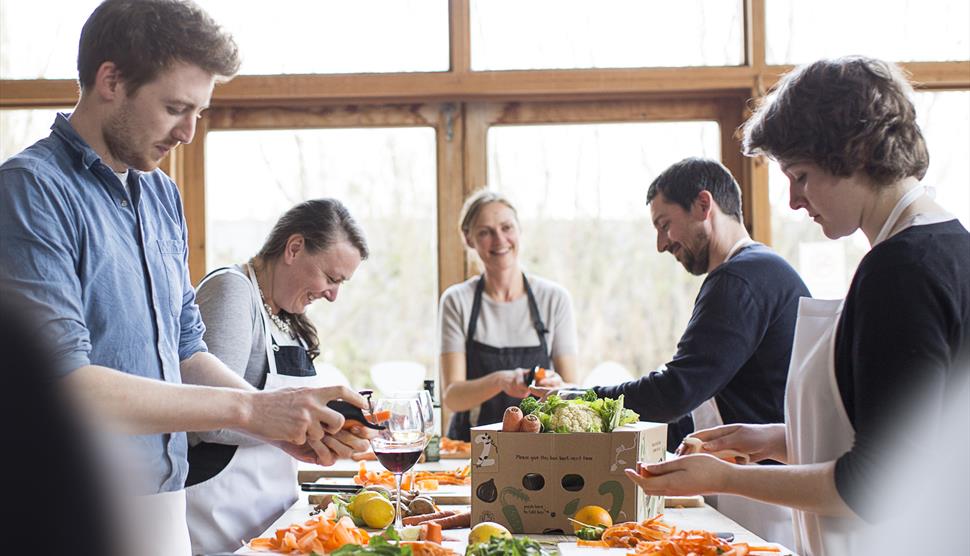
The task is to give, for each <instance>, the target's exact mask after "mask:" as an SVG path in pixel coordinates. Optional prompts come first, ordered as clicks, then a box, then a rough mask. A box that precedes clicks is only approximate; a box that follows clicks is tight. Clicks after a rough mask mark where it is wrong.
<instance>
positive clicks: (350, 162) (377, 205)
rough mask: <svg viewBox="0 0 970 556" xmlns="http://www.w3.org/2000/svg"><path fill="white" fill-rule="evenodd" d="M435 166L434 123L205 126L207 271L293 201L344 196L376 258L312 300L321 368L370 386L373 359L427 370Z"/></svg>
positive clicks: (253, 248) (246, 250)
mask: <svg viewBox="0 0 970 556" xmlns="http://www.w3.org/2000/svg"><path fill="white" fill-rule="evenodd" d="M240 160H244V161H246V163H245V164H239V163H238V162H239V161H240ZM434 168H435V137H434V130H432V129H430V128H371V129H323V130H298V131H293V130H277V131H214V132H210V133H209V134H208V139H207V143H206V181H207V184H208V186H207V190H206V206H207V211H206V228H207V234H206V237H207V243H208V247H207V250H206V255H207V257H206V258H207V267H208V268H209V269H210V270H211V269H214V268H217V267H220V266H225V265H228V264H232V263H239V262H245V261H246V260H248V259H249V258H250V257H252V256H253V255H255V254H256V252H257V251H258V250H259V248H260V247H261V246H262V243H263V240H264V239H265V237H266V235H267V234H268V232H269V230H270V229H271V228H272V226H273V224H275V222H276V220H277V218H278V217H279V216H280V215H281V214H282V213H283V212H284V211H286V210H287V209H289V208H290V207H291V206H293V205H295V204H296V203H298V202H300V201H303V200H305V199H310V198H315V197H335V198H337V199H340V200H341V201H342V202H343V203H344V204H345V205H347V207H348V209H349V210H350V212H351V214H352V215H353V216H354V217H355V219H357V220H358V221H359V222H360V224H361V225H362V226H363V228H364V231H365V233H366V235H367V240H368V244H369V247H370V250H371V256H370V258H369V259H368V260H367V261H365V262H364V263H363V264H362V265H361V266H360V268H359V269H358V270H357V272H356V273H355V274H354V276H353V279H352V280H350V282H348V283H346V284H345V285H343V286H341V288H340V292H339V295H338V298H337V300H336V301H335V302H334V303H327V302H326V301H325V300H320V301H317V302H316V303H314V304H313V305H311V306H310V309H309V315H310V317H311V319H312V320H313V321H314V323H315V324H316V326H317V329H318V331H319V333H320V345H321V355H320V357H319V358H318V359H317V363H318V364H321V363H326V364H330V365H333V366H336V367H337V368H338V369H340V370H341V371H343V373H344V374H345V375H346V376H347V377H348V378H349V379H350V381H351V383H352V384H354V385H355V386H357V387H364V386H372V385H373V384H372V382H371V378H370V373H369V372H368V370H369V369H370V368H371V367H372V366H373V365H374V364H376V363H379V362H384V361H402V360H403V361H411V362H416V363H419V364H420V365H421V366H423V367H424V368H425V369H428V370H429V371H430V369H433V368H434V364H435V361H436V354H435V352H434V337H435V336H434V330H435V326H436V320H435V313H436V310H437V283H436V279H435V277H436V272H435V269H436V264H435V255H436V241H435V240H436V235H435V234H436V225H435V218H436V211H435V198H436V196H435V191H436V183H435V170H434ZM420 378H424V374H422V376H421V377H419V379H420ZM418 385H419V384H415V385H414V386H418Z"/></svg>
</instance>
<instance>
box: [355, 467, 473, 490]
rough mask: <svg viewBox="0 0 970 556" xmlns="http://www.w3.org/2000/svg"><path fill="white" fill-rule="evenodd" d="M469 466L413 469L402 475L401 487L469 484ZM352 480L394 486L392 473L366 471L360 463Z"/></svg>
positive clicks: (422, 487) (360, 483) (430, 488)
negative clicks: (447, 469)
mask: <svg viewBox="0 0 970 556" xmlns="http://www.w3.org/2000/svg"><path fill="white" fill-rule="evenodd" d="M471 472H472V470H471V466H470V465H466V466H464V467H461V468H459V469H456V470H454V471H414V472H412V473H408V474H406V475H404V480H403V481H401V488H403V489H405V490H411V488H412V484H413V485H414V487H416V488H418V489H419V490H424V491H428V490H438V487H439V486H440V485H468V484H471V481H472V479H471ZM354 482H355V483H357V484H358V485H364V486H369V485H384V486H387V487H393V486H394V484H395V483H394V474H393V473H391V472H390V471H368V470H367V466H366V465H364V464H363V463H361V464H360V470H359V471H358V472H357V474H356V475H354Z"/></svg>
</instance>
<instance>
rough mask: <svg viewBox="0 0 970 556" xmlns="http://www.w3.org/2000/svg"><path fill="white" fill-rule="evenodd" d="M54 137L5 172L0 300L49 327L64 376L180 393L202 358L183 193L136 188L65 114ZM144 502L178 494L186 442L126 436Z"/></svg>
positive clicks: (146, 184) (138, 176) (153, 178)
mask: <svg viewBox="0 0 970 556" xmlns="http://www.w3.org/2000/svg"><path fill="white" fill-rule="evenodd" d="M51 129H52V130H53V131H52V133H51V134H50V136H48V137H47V138H46V139H42V140H40V141H38V142H37V143H34V144H33V145H32V146H30V147H29V148H27V149H26V150H24V151H23V152H21V153H19V154H17V155H16V156H13V157H11V158H10V159H8V160H7V161H6V162H4V163H3V165H2V166H0V292H2V294H3V296H4V297H6V298H8V301H9V302H11V303H12V304H13V305H14V306H16V307H19V308H20V309H21V310H23V311H24V313H25V314H26V315H27V316H28V317H29V318H31V319H32V322H33V323H34V324H36V325H39V327H40V333H41V334H42V336H43V337H44V339H45V340H46V341H47V344H48V346H49V347H50V349H51V352H52V354H53V355H54V358H55V361H56V363H57V366H58V369H57V370H58V372H59V374H61V375H66V374H68V373H70V372H71V371H74V370H76V369H78V368H80V367H82V366H84V365H88V364H93V365H103V366H105V367H110V368H112V369H117V370H119V371H123V372H125V373H129V374H132V375H137V376H142V377H147V378H151V379H155V380H164V381H166V382H171V383H175V384H180V383H181V382H182V378H181V373H180V371H179V361H181V360H184V359H187V358H188V357H190V356H191V355H192V354H194V353H196V352H199V351H205V350H206V346H205V343H204V342H203V340H202V334H203V332H204V331H205V327H204V325H203V324H202V319H201V317H200V316H199V309H198V306H196V304H195V291H194V290H193V288H192V284H191V281H190V279H189V273H188V254H187V250H186V239H187V233H186V227H185V218H184V215H183V212H182V203H181V198H180V197H179V192H178V189H177V188H176V186H175V184H174V183H173V182H172V180H171V179H169V178H168V176H166V175H165V174H164V173H163V172H162V171H161V170H155V171H154V172H148V173H142V172H138V171H136V170H134V169H132V170H131V171H130V172H129V174H128V188H127V190H126V188H125V187H123V186H122V184H121V181H120V180H119V179H118V177H117V176H116V175H115V174H114V173H113V172H112V170H111V168H109V167H108V166H107V165H106V164H104V163H103V162H102V161H101V158H100V157H99V156H98V154H97V153H95V151H94V150H93V149H92V148H91V147H90V146H88V144H87V143H85V142H84V140H83V139H81V137H80V136H79V135H78V134H77V132H76V131H75V130H74V128H73V127H72V126H71V124H70V122H69V121H68V119H67V116H66V115H65V114H58V115H57V119H56V120H55V122H54V125H53V126H52V127H51ZM124 442H125V444H128V445H131V447H132V448H133V450H132V452H131V453H132V454H133V455H134V457H136V458H138V459H139V460H140V461H135V462H132V463H133V464H134V466H135V467H136V469H137V471H138V472H139V473H140V474H141V475H143V476H145V477H147V478H149V479H150V484H147V485H145V486H144V488H143V492H142V493H147V494H152V493H156V492H165V491H173V490H179V489H181V488H182V487H183V484H184V482H185V476H186V474H187V470H188V463H187V460H186V450H187V444H186V436H185V433H175V434H154V435H141V436H126V437H124Z"/></svg>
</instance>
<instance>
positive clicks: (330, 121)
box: [0, 0, 970, 291]
mask: <svg viewBox="0 0 970 556" xmlns="http://www.w3.org/2000/svg"><path fill="white" fill-rule="evenodd" d="M469 1H470V0H449V54H450V67H449V70H448V71H446V72H419V73H396V74H351V75H273V76H258V75H246V76H240V77H237V78H235V79H234V80H232V81H230V82H229V83H227V84H224V85H219V86H217V87H216V89H215V92H214V94H213V98H212V109H211V110H210V112H209V114H208V115H207V116H205V117H204V118H203V119H202V120H201V122H200V125H199V129H198V131H197V133H196V140H195V141H193V142H192V143H190V144H188V145H183V146H182V147H181V148H180V149H178V150H177V151H175V152H174V153H173V154H172V155H170V157H169V158H168V159H166V160H165V161H163V165H162V167H163V169H164V170H165V171H166V172H168V173H169V175H171V176H172V177H173V178H174V179H175V180H176V183H178V184H179V186H180V189H181V191H182V195H183V202H184V204H185V208H186V220H187V224H188V226H189V239H190V245H189V259H190V269H191V272H192V277H193V280H196V281H197V280H199V279H200V278H201V277H202V275H203V274H204V272H205V268H204V267H205V140H204V139H205V135H206V133H207V132H208V131H209V130H210V129H241V127H237V126H245V125H257V124H258V125H264V126H267V127H264V128H260V129H269V126H273V127H278V126H277V124H279V123H281V122H287V123H292V124H299V123H300V122H303V125H301V126H299V127H361V126H365V127H366V126H383V125H423V126H432V127H434V128H435V129H436V131H437V134H436V135H437V139H436V145H437V155H438V158H437V160H438V168H437V177H438V207H437V208H438V215H437V219H438V220H437V221H438V239H439V244H438V245H439V247H438V260H439V271H438V287H439V291H443V290H444V288H445V287H447V286H448V285H449V284H452V283H454V282H457V281H460V280H461V279H463V278H464V277H465V276H466V274H467V266H468V265H467V260H466V254H465V251H464V248H463V246H462V244H461V241H460V238H459V237H458V235H457V232H455V231H454V230H455V228H456V222H457V218H458V213H459V211H460V208H461V201H462V199H463V198H464V197H465V195H466V194H467V193H469V192H470V191H472V190H473V189H474V188H475V187H478V186H480V185H482V184H484V183H485V180H486V178H487V176H485V160H486V154H485V146H486V143H485V134H486V133H487V128H488V126H489V125H491V123H495V122H498V121H506V120H502V118H508V117H509V114H512V113H515V114H518V115H520V116H522V115H526V114H540V113H544V114H547V115H548V116H550V117H551V116H552V115H558V116H561V117H562V118H566V119H567V120H568V119H569V118H574V119H582V118H587V119H586V120H583V121H594V120H595V119H596V118H602V117H608V118H609V119H607V120H596V121H621V120H618V119H612V118H619V117H622V116H624V115H626V116H629V117H631V118H634V119H633V120H623V121H636V115H637V112H636V109H637V107H648V106H678V105H679V104H678V103H682V104H683V106H690V105H691V103H692V102H698V103H702V104H703V105H704V106H705V108H703V109H702V110H701V109H698V110H699V112H698V113H700V112H704V113H705V114H709V113H713V114H715V115H716V117H715V118H714V119H716V120H717V121H718V122H719V124H720V125H721V145H722V147H721V149H722V153H721V155H722V161H723V162H724V163H725V165H726V166H727V167H728V168H729V169H730V170H731V171H732V172H733V173H734V174H735V176H736V177H737V178H738V181H739V183H740V184H741V187H742V193H743V195H744V211H745V224H746V225H747V226H748V228H749V230H750V231H751V233H752V235H753V236H754V237H755V239H758V240H759V241H763V242H766V243H770V241H771V235H770V232H771V226H770V216H771V213H770V210H771V209H770V205H769V200H768V170H767V165H766V164H765V162H764V161H763V160H761V159H757V158H746V157H743V156H742V155H741V154H740V149H739V148H738V144H737V139H736V137H735V134H734V131H735V130H736V129H737V127H738V126H740V124H741V123H742V122H743V121H744V118H745V117H746V115H747V112H746V107H747V106H748V101H749V99H758V98H760V97H761V96H763V95H764V93H765V91H766V90H767V89H768V88H770V87H771V86H772V85H773V84H774V83H775V82H776V81H777V79H778V77H779V76H780V75H782V74H784V73H785V72H787V71H788V70H790V69H791V67H792V66H776V65H771V66H769V65H767V64H766V63H765V36H766V34H765V0H738V1H741V2H742V7H743V10H744V17H743V24H744V39H743V40H744V49H745V50H744V51H745V56H744V63H743V64H742V65H739V66H731V67H688V68H633V69H576V70H536V71H471V68H470V66H471V45H470V35H471V33H470V23H469ZM901 65H902V66H903V67H904V68H905V69H906V70H907V71H908V72H909V73H910V74H911V75H912V78H913V80H914V82H915V83H916V84H917V88H918V89H920V90H968V89H970V63H967V62H966V61H958V62H916V63H904V64H901ZM77 96H78V88H77V83H76V81H74V80H70V79H53V80H50V79H37V80H0V109H18V108H49V107H62V106H71V105H73V104H75V103H76V101H77ZM513 106H514V107H515V108H514V111H512V112H510V110H513V109H512V108H510V107H513ZM705 111H709V112H705ZM495 117H498V118H499V119H498V120H496V119H495ZM522 117H525V116H522ZM590 118H592V119H590ZM640 119H641V120H642V118H640ZM560 121H562V120H560ZM651 121H656V120H651ZM668 121H669V120H668ZM523 123H524V122H523ZM289 127H296V125H290V126H289Z"/></svg>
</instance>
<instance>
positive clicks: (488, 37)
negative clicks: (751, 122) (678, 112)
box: [471, 0, 744, 70]
mask: <svg viewBox="0 0 970 556" xmlns="http://www.w3.org/2000/svg"><path fill="white" fill-rule="evenodd" d="M741 4H742V3H741V2H740V1H728V0H683V1H678V2H642V1H639V0H600V1H598V2H596V4H595V5H593V4H590V3H589V2H585V1H582V0H530V1H528V2H522V1H521V0H472V2H471V32H472V36H471V46H472V69H475V70H505V69H549V68H636V67H673V66H734V65H739V64H741V63H742V61H743V60H744V56H743V51H744V49H743V42H742V27H743V21H742V18H741ZM509 14H515V15H514V16H513V17H510V15H509Z"/></svg>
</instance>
